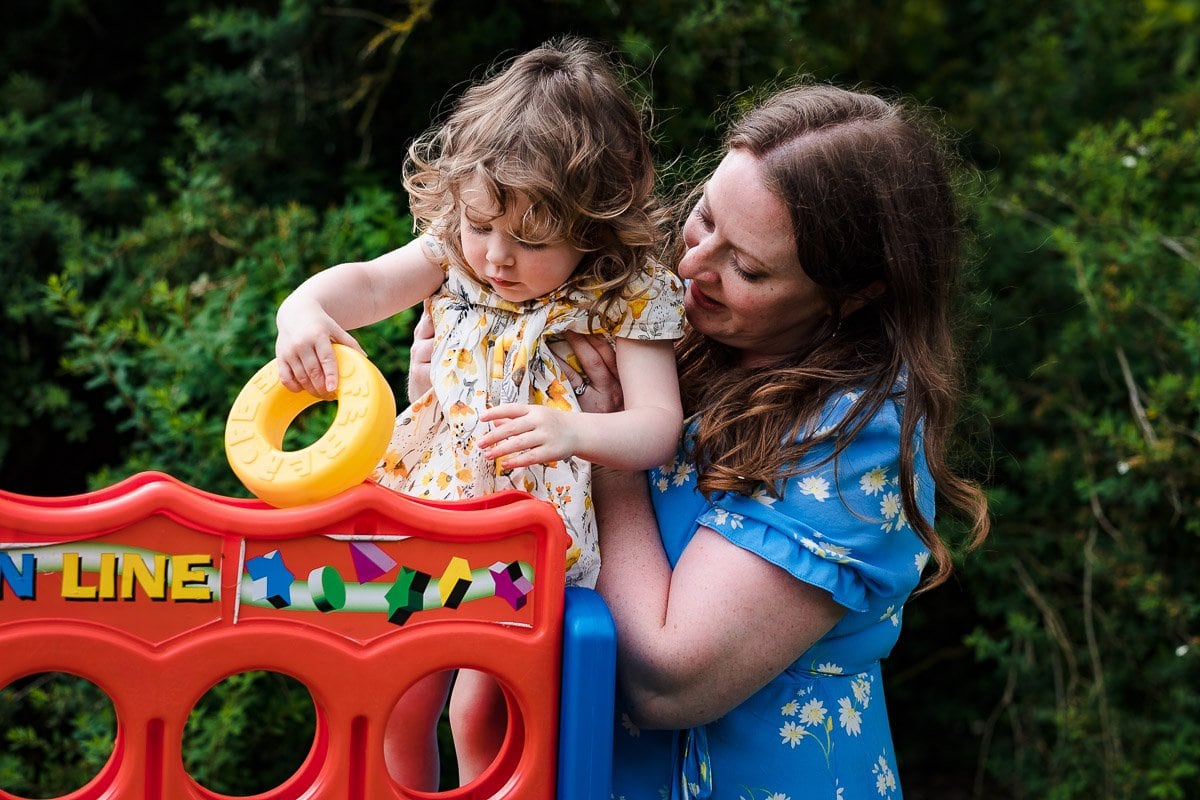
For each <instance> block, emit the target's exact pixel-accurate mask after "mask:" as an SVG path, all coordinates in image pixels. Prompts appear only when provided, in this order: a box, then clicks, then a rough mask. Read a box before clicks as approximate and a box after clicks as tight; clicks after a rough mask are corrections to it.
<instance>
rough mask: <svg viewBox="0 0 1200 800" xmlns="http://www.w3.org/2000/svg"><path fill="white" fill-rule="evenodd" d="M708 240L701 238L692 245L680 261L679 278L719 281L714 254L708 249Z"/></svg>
mask: <svg viewBox="0 0 1200 800" xmlns="http://www.w3.org/2000/svg"><path fill="white" fill-rule="evenodd" d="M708 241H709V240H708V238H701V239H699V240H697V241H696V242H695V243H694V244H690V245H689V246H688V248H687V250H685V251H684V254H683V258H681V259H679V276H680V277H681V278H689V279H699V280H701V281H705V282H712V281H715V280H717V270H716V269H715V267H714V263H715V262H714V261H713V252H712V248H711V247H707V246H706V245H707V243H708Z"/></svg>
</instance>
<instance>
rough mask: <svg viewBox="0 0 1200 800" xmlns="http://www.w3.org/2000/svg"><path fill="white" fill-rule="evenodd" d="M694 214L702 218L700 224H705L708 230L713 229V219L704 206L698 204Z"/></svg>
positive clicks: (697, 217) (699, 218)
mask: <svg viewBox="0 0 1200 800" xmlns="http://www.w3.org/2000/svg"><path fill="white" fill-rule="evenodd" d="M692 216H693V217H695V218H696V219H698V220H700V224H701V225H703V226H704V229H705V230H706V231H711V230H712V227H713V224H712V219H711V218H710V217H709V216H708V214H707V213H706V212H705V211H704V209H703V208H701V207H700V206H696V208H695V209H694V210H693V211H692Z"/></svg>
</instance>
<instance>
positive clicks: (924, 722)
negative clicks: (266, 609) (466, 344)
mask: <svg viewBox="0 0 1200 800" xmlns="http://www.w3.org/2000/svg"><path fill="white" fill-rule="evenodd" d="M1198 17H1200V9H1198V8H1197V6H1196V3H1195V2H1194V0H1161V2H1153V3H1149V2H1148V3H1101V2H1098V0H1069V2H1065V3H1050V4H1047V3H1040V2H1033V0H1013V2H1005V3H991V2H982V0H968V2H948V0H883V2H879V1H878V0H846V2H840V3H824V2H821V3H819V2H813V1H812V0H700V1H699V2H697V1H696V0H650V1H648V2H628V1H627V0H553V1H552V2H546V1H544V0H511V1H510V2H503V3H497V2H485V0H443V1H442V2H440V3H435V2H433V0H411V2H402V1H400V0H372V1H371V2H366V3H357V4H352V3H350V2H349V0H331V1H325V2H316V0H280V2H272V3H266V2H250V3H241V2H238V3H235V2H228V1H220V0H170V2H166V3H162V2H160V3H149V2H124V3H116V2H111V0H109V1H107V2H96V3H82V2H69V1H68V2H52V3H49V4H46V3H35V2H32V0H13V1H12V2H7V3H5V4H3V7H2V8H0V76H3V77H0V277H2V278H3V283H4V290H5V293H4V304H3V307H2V311H0V360H2V362H3V363H4V365H5V367H6V369H7V372H6V375H7V377H8V386H9V391H7V392H5V393H3V395H0V488H3V489H7V490H17V491H24V492H29V493H35V494H65V493H71V492H77V491H82V490H84V489H85V488H87V487H89V486H92V487H95V486H101V485H107V484H110V483H112V482H113V481H116V480H118V479H119V478H121V477H124V476H126V475H129V474H132V473H134V472H137V471H141V470H147V469H157V470H163V471H166V472H169V473H171V474H172V475H175V476H177V477H179V478H181V479H182V480H185V481H187V482H189V483H192V484H194V485H197V486H201V487H203V488H205V489H209V490H212V491H218V492H223V493H232V494H244V492H243V490H241V489H240V487H239V486H238V485H237V483H236V481H235V479H234V478H233V476H232V474H231V473H230V471H229V469H228V467H227V466H226V464H225V459H224V454H223V450H222V444H221V432H222V429H223V426H224V420H225V415H226V413H227V412H228V409H229V405H230V403H231V401H232V399H233V397H234V396H235V394H236V393H237V391H238V390H239V389H240V388H241V386H242V385H243V384H244V382H245V381H246V380H247V379H248V378H249V377H250V375H252V374H253V372H254V371H255V370H257V369H258V367H259V366H261V365H262V364H263V363H265V362H266V361H267V360H268V359H269V358H270V357H271V356H272V343H273V338H274V324H273V315H274V311H275V307H276V306H277V304H278V302H279V301H280V299H282V297H283V296H285V295H286V293H287V292H288V291H290V290H291V289H292V288H293V287H294V286H295V285H296V284H297V283H299V282H300V281H301V280H303V279H304V278H305V277H306V276H307V275H309V274H311V273H313V272H314V271H316V270H319V269H321V268H323V267H325V266H327V265H329V264H333V263H336V262H338V261H342V260H347V259H359V258H365V257H370V256H373V255H377V254H379V253H381V252H384V251H385V250H387V249H390V248H392V247H395V246H397V245H399V244H401V243H403V242H404V241H406V240H407V239H408V238H409V236H410V235H411V230H410V223H409V221H408V219H407V217H406V216H405V208H404V205H405V200H404V197H403V196H402V192H401V190H400V185H399V169H400V165H401V163H402V160H403V155H404V147H405V145H406V144H407V143H408V141H410V140H411V138H412V137H413V136H415V135H416V134H417V133H419V132H420V131H422V130H424V129H425V128H426V127H427V126H428V125H429V124H430V123H431V121H432V120H434V119H436V117H437V116H438V114H439V113H441V112H442V111H444V110H445V105H444V104H443V103H442V98H443V97H444V96H445V95H446V93H447V92H453V91H454V89H455V87H458V86H460V85H461V84H462V82H463V81H464V80H466V79H468V78H470V77H472V76H475V75H478V74H479V73H480V72H481V71H482V70H483V69H484V68H485V67H486V66H487V65H488V64H489V63H491V62H493V61H494V60H495V59H497V58H499V57H501V56H504V55H508V54H511V53H513V52H515V51H517V50H521V49H524V48H527V47H530V46H532V45H535V44H537V43H538V42H540V41H542V40H543V39H545V38H547V37H548V36H551V35H554V34H559V33H567V32H575V33H580V34H584V35H589V36H593V37H596V38H599V39H602V40H604V41H606V42H609V43H610V44H611V45H613V46H614V47H615V48H617V49H618V50H620V51H621V52H622V53H624V55H625V56H626V58H627V60H628V61H629V62H630V64H631V65H632V66H633V67H634V69H635V71H636V73H637V80H638V83H639V85H640V86H642V87H643V88H644V89H645V91H646V92H647V93H648V94H649V95H651V97H652V105H653V108H654V111H655V132H656V136H657V139H658V151H659V153H660V154H661V157H662V161H663V163H664V164H668V163H669V164H670V171H669V172H668V174H670V175H675V174H680V175H689V174H694V173H695V171H696V170H695V169H694V165H695V162H696V160H697V159H699V158H700V157H701V156H703V155H705V154H706V153H707V152H708V151H710V150H711V149H712V147H713V146H714V145H715V142H716V141H717V139H718V136H719V130H720V127H721V121H722V119H723V118H724V116H725V115H726V112H727V111H728V110H730V109H732V108H736V107H737V105H738V103H739V102H741V101H744V99H745V96H744V94H743V93H744V92H745V91H746V90H748V89H750V88H752V87H755V86H762V85H769V84H776V83H780V82H785V81H787V80H790V79H792V78H793V77H795V76H796V75H800V74H810V75H812V76H814V77H816V78H818V79H828V80H834V81H836V82H838V83H841V84H843V85H863V86H867V87H874V88H879V89H881V90H884V91H888V92H902V93H905V94H908V95H911V96H913V97H915V98H916V99H917V100H919V101H922V102H927V103H930V104H932V105H933V106H936V107H938V108H940V109H943V110H944V112H945V120H946V122H947V123H949V125H950V127H951V128H952V129H953V130H954V132H955V133H956V134H957V143H958V145H959V147H960V150H961V153H962V155H963V156H964V158H965V160H966V161H967V163H968V166H969V167H971V168H975V169H976V170H977V172H976V174H975V176H974V177H975V178H976V179H977V180H975V185H976V186H977V187H978V188H977V189H975V190H973V191H972V196H970V197H968V198H967V201H968V204H969V206H970V209H969V210H970V212H971V219H972V226H973V232H974V233H976V234H977V237H976V238H977V245H976V250H977V253H978V256H977V258H976V262H975V264H974V267H975V269H974V274H973V276H972V280H973V285H972V290H973V291H974V292H975V295H974V296H973V298H974V304H973V307H972V308H970V309H968V314H967V318H968V322H969V323H970V324H969V325H968V326H967V327H966V328H965V330H970V329H972V326H973V329H974V331H975V333H973V334H971V337H972V338H971V339H970V341H969V342H968V344H969V345H970V347H971V348H972V349H971V353H972V359H971V361H970V363H969V364H968V368H969V373H970V376H971V381H972V392H971V395H970V397H969V399H968V402H967V404H966V411H967V417H966V424H965V425H964V434H965V439H964V443H963V447H962V449H961V458H962V463H963V464H964V465H966V468H967V469H968V470H970V471H971V472H973V473H974V474H975V475H977V476H978V477H980V478H983V479H986V480H987V485H988V490H989V494H990V497H991V499H992V502H993V510H994V517H995V530H994V533H993V536H992V538H991V539H990V540H989V542H988V543H987V545H986V547H985V552H983V553H981V554H977V555H974V556H969V557H963V558H962V559H960V560H961V564H960V569H959V573H958V576H957V578H956V579H955V581H954V582H952V583H951V584H949V585H946V586H944V587H941V588H939V589H937V590H935V591H934V592H931V593H929V594H928V595H925V596H923V597H921V598H919V599H918V600H916V601H915V602H914V603H913V604H912V605H911V606H910V607H909V609H908V610H907V614H906V618H905V625H906V631H905V635H904V636H903V637H902V638H901V642H900V645H899V647H898V648H897V651H896V653H895V654H894V656H893V658H892V659H891V661H890V663H889V664H888V673H887V674H888V675H889V679H890V683H889V687H888V691H889V702H890V703H891V706H890V712H891V715H892V719H893V723H894V726H895V728H896V741H897V747H898V748H899V750H900V753H899V760H900V767H901V774H902V778H903V781H904V785H905V791H906V794H907V795H908V796H909V797H910V798H917V799H918V800H920V798H938V799H939V800H944V799H945V798H950V800H954V799H955V798H966V797H976V798H999V797H1012V798H1030V800H1034V799H1037V800H1041V798H1075V797H1096V798H1105V799H1108V798H1113V799H1115V798H1135V797H1136V798H1140V797H1150V798H1167V799H1173V798H1190V797H1200V771H1198V770H1197V767H1196V766H1195V765H1196V764H1200V723H1197V722H1196V720H1197V719H1200V684H1198V683H1197V681H1196V678H1195V676H1196V675H1198V674H1200V661H1198V659H1200V634H1198V633H1197V624H1198V620H1200V596H1198V593H1197V590H1196V588H1195V586H1196V581H1195V577H1194V576H1195V574H1196V572H1197V571H1198V568H1200V541H1198V540H1200V507H1198V506H1200V483H1198V481H1200V477H1198V476H1200V463H1198V460H1200V433H1198V430H1200V378H1198V377H1197V376H1200V317H1198V316H1197V314H1198V312H1197V301H1198V299H1200V264H1198V263H1197V259H1198V258H1200V255H1198V254H1200V241H1198V240H1197V233H1196V232H1197V230H1200V218H1198V217H1200V210H1198V201H1200V198H1198V197H1197V195H1198V194H1200V188H1198V187H1200V167H1198V166H1197V165H1198V164H1200V129H1198V127H1197V122H1198V120H1200V79H1198V75H1197V55H1198V53H1197V50H1198V47H1200V33H1198V32H1197V31H1198V30H1200V29H1198V26H1197V22H1198ZM133 20H136V24H135V23H134V22H132V21H133ZM969 177H970V176H969ZM410 319H411V317H410V316H407V315H406V316H401V317H400V318H398V319H396V320H392V321H389V322H387V323H384V324H381V325H379V326H375V327H374V328H372V329H370V330H366V331H360V332H359V335H360V338H361V340H362V341H363V343H364V345H365V346H366V349H367V351H368V352H369V353H370V355H371V356H372V358H373V359H374V360H375V362H376V363H377V364H378V365H379V366H380V367H381V368H382V369H383V370H384V372H385V374H387V375H388V376H389V377H390V378H391V379H392V381H393V385H394V386H395V387H396V388H397V389H400V388H401V387H402V385H403V379H404V368H405V362H406V358H407V348H406V345H407V339H408V332H409V331H408V327H409V323H410ZM328 413H329V409H328V407H321V408H318V409H317V410H316V411H315V412H314V413H312V414H306V415H304V416H303V417H302V420H301V421H300V422H299V423H298V424H297V425H295V426H294V430H293V431H291V432H290V433H289V436H290V437H291V439H290V441H293V442H295V441H304V440H305V437H306V436H311V435H312V434H313V431H319V430H320V429H321V428H322V427H323V425H324V424H325V420H327V418H328ZM939 526H940V527H941V528H942V529H943V531H944V532H945V533H946V535H948V536H950V537H951V538H955V537H957V538H958V539H959V540H961V535H960V533H961V532H960V531H957V530H956V528H955V523H954V521H953V520H949V519H947V520H939ZM948 677H949V679H947V678H948ZM263 686H264V683H263V682H261V681H260V680H251V679H248V678H245V679H241V680H238V681H227V682H225V683H223V684H222V687H223V688H221V689H220V692H221V695H220V697H219V700H218V701H214V702H216V706H217V707H218V708H219V709H220V710H219V711H213V712H212V713H205V714H204V715H203V717H204V718H205V719H206V720H216V722H215V723H213V722H210V721H204V720H202V719H200V717H199V716H198V717H197V719H196V721H195V737H194V739H195V742H196V743H197V744H196V746H197V747H208V746H209V745H210V744H213V743H215V742H218V741H220V740H221V737H222V736H224V735H225V734H226V733H228V732H230V731H234V730H235V729H237V727H238V725H240V724H241V723H240V722H239V720H244V719H245V718H246V715H247V713H249V711H250V710H251V709H253V713H255V714H257V713H258V712H259V710H261V707H262V706H261V705H260V704H263V703H265V704H267V705H270V706H271V707H272V708H274V709H276V710H277V711H279V712H280V714H279V716H280V718H282V719H291V718H292V717H291V716H289V715H291V714H292V713H293V712H294V711H295V710H296V709H297V707H298V704H297V702H294V699H293V698H290V697H289V696H288V695H287V693H284V692H281V691H277V688H278V687H275V686H271V687H270V688H269V689H267V690H266V691H264V690H263ZM11 689H12V687H10V692H9V694H11ZM18 690H19V691H25V690H26V687H24V686H22V687H19V689H18ZM86 691H94V687H92V689H76V688H73V687H67V688H54V689H53V690H50V689H47V690H45V691H44V693H43V694H40V695H38V697H39V701H38V702H39V703H40V705H38V706H37V709H38V710H37V712H36V713H37V714H39V715H44V718H45V720H46V721H47V723H48V725H47V729H48V731H49V733H46V734H44V735H43V737H42V738H36V737H33V738H31V737H30V736H29V735H28V729H27V728H26V727H23V726H24V725H25V723H24V722H21V723H17V722H12V721H3V724H0V737H4V738H2V739H0V741H3V746H2V747H0V785H3V786H4V787H5V788H7V789H12V788H13V787H18V786H28V787H29V788H28V789H27V790H28V791H30V792H33V791H40V790H45V789H46V787H50V786H59V785H60V784H58V783H51V782H52V781H58V780H59V777H55V776H51V775H50V774H49V773H50V772H51V771H53V770H51V769H50V767H49V764H51V763H53V764H56V765H57V764H61V765H63V766H62V767H61V769H60V768H59V767H57V766H56V767H55V768H54V769H55V770H58V772H59V773H60V776H65V777H66V778H67V779H66V780H65V783H70V782H71V781H72V780H74V781H76V785H78V784H79V783H82V780H80V779H79V776H81V775H82V776H84V778H83V779H84V780H86V777H87V776H89V775H90V774H93V773H94V771H95V769H96V768H97V765H98V763H99V762H97V761H96V760H95V759H96V758H100V759H101V762H102V760H103V758H104V757H106V755H107V752H108V751H107V750H104V747H103V745H104V743H105V741H106V740H104V739H103V734H97V733H96V732H95V731H96V730H98V728H97V727H96V726H99V727H100V728H103V726H104V724H105V723H106V721H110V718H105V717H96V716H93V715H90V714H87V713H81V714H79V715H78V717H75V714H74V712H73V711H68V710H67V709H70V708H91V703H92V702H93V698H92V697H91V696H83V695H80V694H78V693H79V692H86ZM9 694H5V695H2V696H4V697H7V696H9ZM302 694H303V693H302ZM262 695H265V698H266V699H264V697H263V696H262ZM29 696H31V697H32V696H33V695H32V694H31V695H29ZM301 699H302V700H303V701H304V702H309V701H308V700H307V696H306V695H304V697H303V698H301ZM299 705H303V703H299ZM0 713H2V710H0ZM70 721H75V722H78V723H79V725H78V726H77V727H76V730H75V731H74V732H73V733H67V732H65V730H66V728H67V727H70V725H68V724H67V723H68V722H70ZM64 726H65V727H64ZM39 730H40V729H39ZM14 736H15V737H16V739H14V738H13V737H14ZM300 738H303V737H300ZM107 741H108V747H109V749H111V739H109V740H107ZM309 741H311V737H310V738H309V739H304V741H301V742H298V743H297V744H296V745H295V746H296V747H297V748H299V749H304V748H306V747H307V744H308V742H309ZM18 742H19V744H18ZM213 746H214V747H215V745H213ZM217 749H218V750H220V748H217ZM212 752H216V751H210V754H209V755H203V756H196V757H198V758H199V759H200V762H198V763H201V762H203V763H208V762H206V761H205V760H206V759H212V760H213V761H212V763H213V764H217V766H215V767H214V770H213V771H214V773H215V774H214V780H226V779H227V780H229V781H231V783H230V784H228V785H225V784H222V787H221V788H222V790H223V791H225V790H228V791H234V788H235V787H234V784H237V785H238V786H240V787H241V789H239V790H246V791H250V790H254V791H256V790H257V789H259V788H262V787H261V786H259V787H255V786H245V785H243V784H242V783H241V781H242V780H243V779H244V778H247V777H248V776H253V775H255V774H257V771H258V770H260V769H261V763H260V762H261V759H259V760H256V758H257V757H256V755H255V749H254V748H239V749H230V748H225V749H224V750H220V753H221V754H220V755H219V756H217V755H212ZM97 754H100V755H97ZM299 756H300V757H302V756H303V753H300V754H299ZM14 758H16V759H30V760H37V759H39V758H41V759H43V760H45V761H46V762H47V764H48V766H47V772H46V773H45V774H42V773H39V776H38V777H37V778H36V780H38V781H41V782H42V783H41V784H39V786H40V787H41V788H39V787H38V786H34V785H32V784H23V783H11V784H10V783H5V781H8V780H11V781H17V780H26V778H24V777H19V776H15V775H14V770H15V769H16V767H14V764H16V763H17V762H16V761H14V760H13V759H14ZM223 758H229V759H231V760H229V761H221V760H220V759H223ZM270 758H271V759H275V760H286V759H281V757H280V756H279V755H278V754H272V755H271V756H270ZM218 762H219V763H218ZM89 770H91V771H90V772H89ZM68 771H69V772H70V775H69V776H67V772H68ZM22 775H23V773H22ZM797 800H798V799H797Z"/></svg>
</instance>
